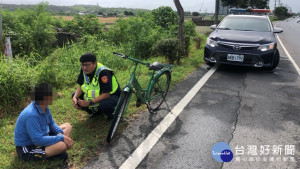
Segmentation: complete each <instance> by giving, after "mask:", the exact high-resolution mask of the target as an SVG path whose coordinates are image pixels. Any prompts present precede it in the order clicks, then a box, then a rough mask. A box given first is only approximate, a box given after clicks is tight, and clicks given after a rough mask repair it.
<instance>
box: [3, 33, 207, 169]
mask: <svg viewBox="0 0 300 169" xmlns="http://www.w3.org/2000/svg"><path fill="white" fill-rule="evenodd" d="M203 38H204V36H203ZM203 43H204V41H202V47H201V49H199V50H197V49H195V47H194V44H192V45H191V52H190V55H189V57H186V58H183V59H182V61H181V64H180V65H176V66H175V67H174V68H173V73H172V81H171V88H172V86H174V85H175V84H177V83H178V82H181V81H183V80H185V79H186V78H187V76H188V75H189V74H190V73H192V72H193V71H194V70H195V69H197V68H198V67H199V66H200V65H201V64H202V62H203V45H204V44H203ZM78 53H82V52H81V51H79V52H78ZM147 61H148V62H150V63H152V62H154V61H160V62H166V60H165V59H164V58H163V57H157V58H151V59H149V60H147ZM108 62H109V61H108ZM103 64H106V63H105V62H103ZM123 64H130V62H123ZM74 65H75V66H78V67H79V65H76V64H74ZM107 66H109V64H108V65H107ZM124 70H126V69H124ZM124 70H121V71H120V70H119V71H118V70H117V71H116V75H117V77H118V80H119V82H120V84H121V85H125V84H126V82H127V80H128V78H129V75H130V74H129V71H124ZM127 70H128V69H127ZM138 75H139V77H138V80H139V81H140V82H142V83H143V84H142V86H144V87H145V85H146V82H147V80H148V78H149V77H148V75H149V71H148V70H147V68H146V67H145V66H140V67H139V69H138ZM76 76H77V75H75V76H74V77H76ZM75 82H76V79H74V85H71V86H69V87H66V88H63V89H58V92H59V95H60V97H59V98H57V100H55V101H54V102H53V105H51V106H49V107H50V110H51V113H52V115H53V118H54V120H55V121H56V123H57V124H58V125H60V124H63V123H66V122H68V123H70V124H71V125H72V126H73V132H72V136H71V137H72V138H73V140H74V142H75V144H74V146H73V148H72V149H71V150H69V151H68V154H69V159H68V161H67V162H62V161H60V160H53V161H45V162H30V163H26V162H23V161H21V160H20V159H19V158H18V157H17V155H16V152H15V146H14V140H13V139H14V127H15V122H16V120H17V117H18V114H19V112H20V111H21V109H18V110H17V111H15V112H10V113H7V114H5V116H4V117H2V118H1V119H0V138H1V140H0V154H1V155H0V168H81V167H82V166H84V165H85V164H87V162H88V160H91V159H92V158H94V157H95V156H96V155H97V154H98V153H99V151H101V150H102V149H103V148H104V147H105V145H106V141H105V140H106V135H107V132H108V129H109V125H110V123H109V122H107V121H106V117H105V116H97V117H95V118H92V119H89V118H88V115H87V113H86V112H83V111H78V110H76V109H75V108H74V107H73V104H72V100H71V93H72V92H73V91H74V90H75V89H76V87H77V85H75ZM171 90H172V89H171ZM135 100H136V98H135V96H134V95H133V97H132V98H131V103H130V106H129V108H128V110H127V113H126V114H125V116H124V118H123V120H122V121H121V123H120V126H119V127H118V130H117V133H120V132H122V131H123V130H124V129H126V127H127V126H128V125H129V123H130V122H131V121H132V120H134V119H136V118H138V117H139V116H140V114H141V113H143V112H144V111H145V113H148V112H147V111H146V107H145V106H141V107H139V108H136V107H135ZM28 103H29V102H27V103H25V104H24V106H23V108H24V107H26V106H27V104H28Z"/></svg>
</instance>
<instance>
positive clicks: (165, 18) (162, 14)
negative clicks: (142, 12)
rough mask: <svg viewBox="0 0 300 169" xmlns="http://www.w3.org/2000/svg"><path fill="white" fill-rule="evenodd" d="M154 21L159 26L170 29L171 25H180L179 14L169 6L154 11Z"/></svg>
mask: <svg viewBox="0 0 300 169" xmlns="http://www.w3.org/2000/svg"><path fill="white" fill-rule="evenodd" d="M152 14H153V16H154V21H155V23H156V24H157V25H159V26H161V27H163V28H165V29H169V28H170V26H171V25H175V24H177V23H178V16H177V13H176V12H174V11H173V9H172V8H171V7H169V6H161V7H159V8H157V9H154V10H153V11H152Z"/></svg>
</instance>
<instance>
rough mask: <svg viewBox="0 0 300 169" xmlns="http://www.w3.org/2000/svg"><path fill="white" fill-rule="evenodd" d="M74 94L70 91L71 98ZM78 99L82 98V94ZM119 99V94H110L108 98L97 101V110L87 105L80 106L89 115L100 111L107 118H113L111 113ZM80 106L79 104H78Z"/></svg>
mask: <svg viewBox="0 0 300 169" xmlns="http://www.w3.org/2000/svg"><path fill="white" fill-rule="evenodd" d="M74 95H75V92H73V93H72V98H73V96H74ZM79 99H82V100H84V99H83V94H82V95H81V96H80V97H79ZM118 100H119V96H117V95H110V97H109V98H108V99H105V100H102V101H100V103H99V106H98V107H97V108H98V110H94V109H89V108H88V107H81V108H82V110H85V111H86V112H87V113H89V114H90V115H98V114H101V113H104V114H106V115H107V117H108V118H109V119H112V118H113V113H114V110H115V106H116V105H117V103H118ZM79 107H80V106H79Z"/></svg>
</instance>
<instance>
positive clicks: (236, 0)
mask: <svg viewBox="0 0 300 169" xmlns="http://www.w3.org/2000/svg"><path fill="white" fill-rule="evenodd" d="M268 3H269V0H222V5H223V6H231V7H235V8H247V7H249V6H251V7H252V8H259V9H264V8H268V9H269V5H268Z"/></svg>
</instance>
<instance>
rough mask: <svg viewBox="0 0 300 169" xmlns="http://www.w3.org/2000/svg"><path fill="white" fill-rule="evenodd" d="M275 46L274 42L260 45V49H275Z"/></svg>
mask: <svg viewBox="0 0 300 169" xmlns="http://www.w3.org/2000/svg"><path fill="white" fill-rule="evenodd" d="M274 46H275V44H274V43H269V44H265V45H260V47H259V48H258V49H259V50H261V51H263V52H264V51H268V50H272V49H274Z"/></svg>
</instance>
